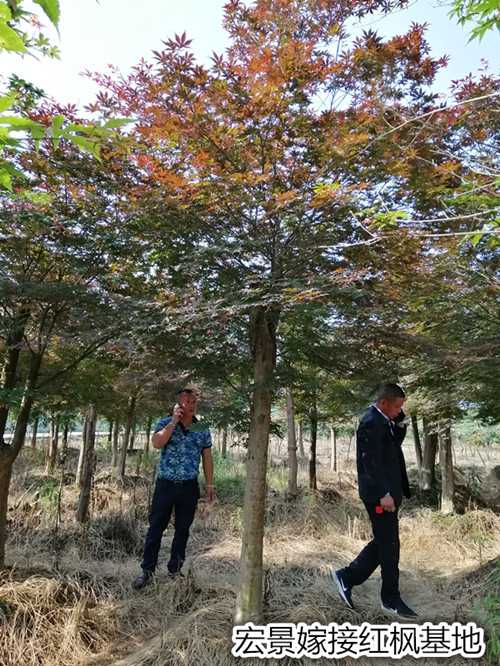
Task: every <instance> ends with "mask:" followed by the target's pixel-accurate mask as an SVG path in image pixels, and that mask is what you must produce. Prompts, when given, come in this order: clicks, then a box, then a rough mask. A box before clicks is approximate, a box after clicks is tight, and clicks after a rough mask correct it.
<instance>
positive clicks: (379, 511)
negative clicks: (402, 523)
mask: <svg viewBox="0 0 500 666" xmlns="http://www.w3.org/2000/svg"><path fill="white" fill-rule="evenodd" d="M375 513H384V510H383V508H382V507H381V506H380V504H377V506H376V507H375Z"/></svg>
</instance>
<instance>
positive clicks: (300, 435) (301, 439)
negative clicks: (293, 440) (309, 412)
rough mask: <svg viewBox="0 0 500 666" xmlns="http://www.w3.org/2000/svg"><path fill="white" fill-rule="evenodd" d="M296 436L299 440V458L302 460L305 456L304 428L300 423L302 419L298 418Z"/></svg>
mask: <svg viewBox="0 0 500 666" xmlns="http://www.w3.org/2000/svg"><path fill="white" fill-rule="evenodd" d="M297 437H298V440H299V458H300V459H301V460H304V458H305V457H306V452H305V451H304V428H303V425H302V419H299V422H298V424H297Z"/></svg>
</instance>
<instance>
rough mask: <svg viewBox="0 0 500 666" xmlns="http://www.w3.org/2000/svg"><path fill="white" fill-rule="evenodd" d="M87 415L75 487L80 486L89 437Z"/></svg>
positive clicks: (84, 421) (84, 422) (83, 428)
mask: <svg viewBox="0 0 500 666" xmlns="http://www.w3.org/2000/svg"><path fill="white" fill-rule="evenodd" d="M86 433H87V414H85V417H84V419H83V427H82V441H81V442H80V453H79V455H78V465H77V468H76V476H75V485H77V486H80V483H81V478H82V470H83V458H84V456H85V437H86V436H87V434H86Z"/></svg>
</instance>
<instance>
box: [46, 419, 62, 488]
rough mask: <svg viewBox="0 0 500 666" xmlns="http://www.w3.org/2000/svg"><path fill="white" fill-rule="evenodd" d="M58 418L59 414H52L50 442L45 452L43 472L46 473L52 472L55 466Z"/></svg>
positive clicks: (57, 444) (57, 443)
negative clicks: (45, 461) (45, 459)
mask: <svg viewBox="0 0 500 666" xmlns="http://www.w3.org/2000/svg"><path fill="white" fill-rule="evenodd" d="M60 418H61V417H60V415H59V414H52V418H51V422H50V442H49V450H48V453H47V464H46V466H45V473H46V474H48V475H50V474H53V473H54V470H55V468H56V461H57V449H58V446H59V422H60Z"/></svg>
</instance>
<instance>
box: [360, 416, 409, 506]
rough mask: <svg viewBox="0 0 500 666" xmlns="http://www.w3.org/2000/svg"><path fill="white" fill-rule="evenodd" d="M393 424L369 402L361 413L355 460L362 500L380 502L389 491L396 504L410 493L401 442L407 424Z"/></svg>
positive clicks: (397, 419)
mask: <svg viewBox="0 0 500 666" xmlns="http://www.w3.org/2000/svg"><path fill="white" fill-rule="evenodd" d="M402 418H404V414H403V413H401V414H400V416H399V417H397V418H396V421H397V423H395V424H394V425H393V427H392V431H391V426H390V423H389V421H388V420H387V419H386V418H384V416H383V415H382V414H381V413H380V412H379V411H378V410H377V409H376V408H375V407H374V406H373V405H372V406H371V407H369V409H368V410H367V411H366V412H365V413H364V415H363V418H362V419H361V423H360V424H359V427H358V430H357V433H356V463H357V467H358V486H359V495H360V497H361V499H362V500H364V501H365V502H377V503H378V502H379V500H380V498H381V497H383V496H384V495H385V494H386V493H390V494H391V495H392V497H393V499H394V502H395V503H396V504H397V505H399V504H401V501H402V499H403V495H404V496H405V497H410V485H409V483H408V475H407V473H406V465H405V459H404V456H403V451H402V449H401V444H402V443H403V440H404V438H405V436H406V425H404V424H402V423H399V422H398V421H400V420H402Z"/></svg>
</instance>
